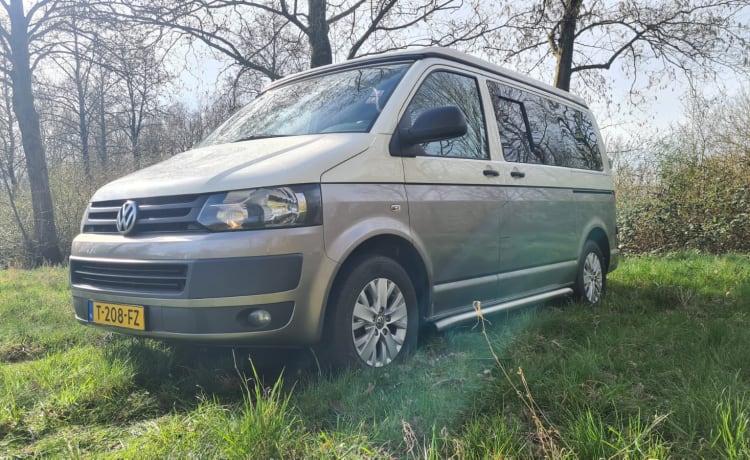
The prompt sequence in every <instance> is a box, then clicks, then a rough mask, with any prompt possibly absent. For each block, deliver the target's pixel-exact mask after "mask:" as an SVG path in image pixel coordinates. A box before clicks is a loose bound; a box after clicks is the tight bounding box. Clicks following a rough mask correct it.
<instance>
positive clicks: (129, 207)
mask: <svg viewBox="0 0 750 460" xmlns="http://www.w3.org/2000/svg"><path fill="white" fill-rule="evenodd" d="M137 215H138V205H137V204H136V203H135V201H132V200H128V201H126V202H125V203H123V205H122V206H121V207H120V210H119V211H117V218H116V219H115V226H116V227H117V231H118V232H120V233H121V234H122V235H128V234H129V233H131V232H132V231H133V228H135V220H136V217H137Z"/></svg>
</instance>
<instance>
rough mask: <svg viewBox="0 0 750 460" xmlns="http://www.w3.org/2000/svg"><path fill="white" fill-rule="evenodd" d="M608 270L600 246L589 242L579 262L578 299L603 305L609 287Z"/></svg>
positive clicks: (576, 293) (576, 287) (576, 292)
mask: <svg viewBox="0 0 750 460" xmlns="http://www.w3.org/2000/svg"><path fill="white" fill-rule="evenodd" d="M606 270H607V267H606V263H605V261H604V255H603V254H602V250H601V249H600V248H599V245H597V244H596V243H595V242H593V241H587V242H586V244H585V245H584V246H583V252H582V253H581V258H580V260H579V261H578V277H577V279H576V286H575V296H576V298H577V299H578V300H580V301H581V302H583V303H586V304H589V305H598V304H599V303H601V301H602V299H603V298H604V293H605V290H606V287H607V271H606Z"/></svg>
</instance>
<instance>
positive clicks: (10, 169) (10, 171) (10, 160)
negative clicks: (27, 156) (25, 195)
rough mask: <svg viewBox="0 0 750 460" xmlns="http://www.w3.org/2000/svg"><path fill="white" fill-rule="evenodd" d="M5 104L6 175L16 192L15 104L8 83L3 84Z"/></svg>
mask: <svg viewBox="0 0 750 460" xmlns="http://www.w3.org/2000/svg"><path fill="white" fill-rule="evenodd" d="M3 104H4V105H5V111H6V112H7V113H8V119H7V120H6V122H7V123H6V125H5V128H6V129H7V131H8V151H7V154H8V155H7V158H6V161H7V164H6V171H5V173H6V174H7V175H8V180H9V181H10V186H11V189H13V190H15V188H16V186H17V185H18V178H17V177H16V133H15V131H14V129H13V124H14V123H13V113H12V112H11V111H12V110H13V106H12V105H13V102H12V99H11V94H10V88H9V87H8V85H7V84H6V83H3Z"/></svg>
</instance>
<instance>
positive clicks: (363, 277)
mask: <svg viewBox="0 0 750 460" xmlns="http://www.w3.org/2000/svg"><path fill="white" fill-rule="evenodd" d="M350 267H353V269H352V270H351V271H350V272H349V273H347V274H345V275H344V278H343V279H342V280H341V282H340V283H337V287H336V288H335V289H334V292H333V295H332V297H331V298H330V300H329V302H330V303H329V315H328V321H329V324H330V328H329V329H328V330H329V337H328V340H327V342H326V344H325V345H324V346H325V348H326V353H325V355H327V356H328V361H329V364H330V365H331V366H332V367H334V368H342V367H348V366H358V367H383V366H387V365H389V364H390V363H392V362H394V361H398V360H400V359H403V357H404V356H405V355H407V354H408V353H409V352H410V351H411V350H413V349H414V348H415V347H416V344H417V334H418V326H419V324H418V322H419V317H418V312H417V296H416V293H415V291H414V286H413V284H412V281H411V279H410V278H409V275H408V274H407V273H406V271H405V270H404V269H403V267H401V265H399V264H398V263H397V262H396V261H394V260H393V259H390V258H388V257H383V256H374V255H373V256H366V257H364V258H360V259H358V260H356V261H355V262H354V263H353V264H352V265H350ZM345 269H346V268H345Z"/></svg>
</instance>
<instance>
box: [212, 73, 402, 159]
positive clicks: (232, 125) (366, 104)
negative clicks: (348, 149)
mask: <svg viewBox="0 0 750 460" xmlns="http://www.w3.org/2000/svg"><path fill="white" fill-rule="evenodd" d="M410 65H411V63H398V64H384V65H376V66H371V67H362V68H356V69H349V70H344V71H341V72H337V73H332V74H325V75H321V76H317V77H313V78H308V79H305V80H300V81H295V82H292V83H289V84H287V85H284V86H280V87H278V88H272V89H270V90H268V91H266V92H264V93H262V94H261V95H260V96H258V98H256V99H255V100H254V101H252V102H251V103H249V104H248V105H246V106H245V107H243V108H242V109H240V110H239V111H238V112H237V113H235V114H234V115H232V116H231V117H230V118H229V119H228V120H227V121H226V122H224V123H223V124H222V125H221V126H219V127H218V128H217V129H216V130H215V131H214V132H213V133H211V134H210V135H209V136H208V137H207V138H206V139H205V140H204V141H203V142H202V143H201V144H200V146H201V147H206V146H208V145H215V144H224V143H228V142H240V141H243V140H251V139H261V138H266V137H279V136H298V135H303V134H322V133H364V132H368V131H369V130H370V128H372V125H373V124H374V123H375V120H376V119H377V117H378V115H379V114H380V111H381V110H382V109H383V107H384V106H385V103H386V102H387V101H388V98H389V97H390V96H391V94H392V93H393V90H394V89H395V88H396V85H398V82H399V81H401V77H403V75H404V73H405V72H406V70H407V69H408V68H409V66H410Z"/></svg>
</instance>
